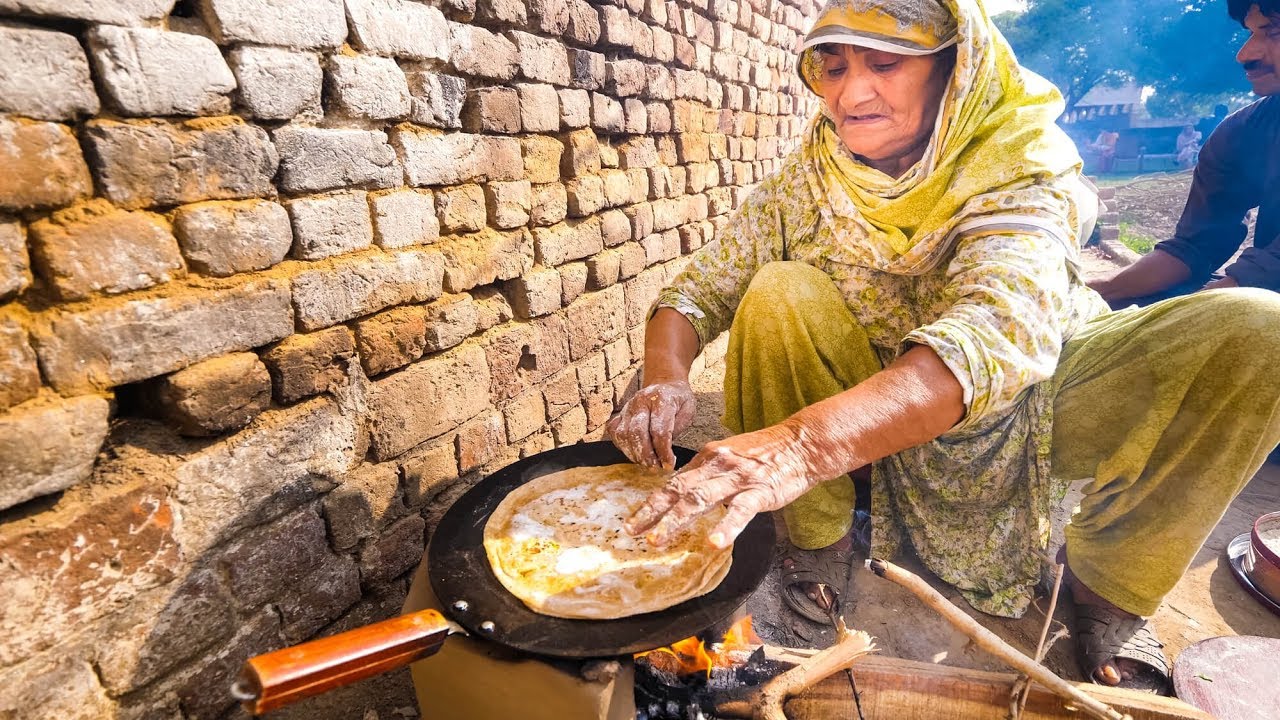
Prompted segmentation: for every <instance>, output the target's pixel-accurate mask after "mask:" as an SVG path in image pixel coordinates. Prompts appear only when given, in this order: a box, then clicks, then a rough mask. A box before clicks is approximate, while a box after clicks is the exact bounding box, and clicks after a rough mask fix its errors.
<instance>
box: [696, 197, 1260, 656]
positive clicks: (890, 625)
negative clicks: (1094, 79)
mask: <svg viewBox="0 0 1280 720" xmlns="http://www.w3.org/2000/svg"><path fill="white" fill-rule="evenodd" d="M1189 182H1190V175H1189V174H1187V173H1181V174H1177V175H1172V176H1161V177H1159V178H1152V179H1140V180H1139V181H1138V182H1135V183H1133V184H1132V186H1131V187H1126V188H1123V189H1121V190H1120V191H1119V192H1118V193H1117V195H1118V202H1117V205H1118V206H1119V209H1120V212H1121V215H1122V218H1128V219H1129V220H1128V221H1130V222H1134V223H1135V225H1137V226H1138V227H1139V228H1141V229H1140V230H1139V231H1140V232H1147V233H1148V234H1150V235H1152V236H1154V237H1162V236H1164V237H1167V236H1168V233H1170V232H1171V231H1172V228H1173V225H1174V224H1175V223H1176V221H1177V216H1178V213H1180V212H1181V209H1182V202H1183V200H1184V199H1185V197H1186V185H1187V184H1189ZM1175 206H1176V208H1175ZM1084 261H1085V268H1086V273H1087V274H1088V275H1089V276H1093V275H1096V274H1099V273H1105V272H1110V271H1112V270H1114V269H1115V268H1116V266H1115V265H1114V264H1113V263H1112V261H1110V260H1109V259H1108V258H1107V257H1106V256H1105V255H1103V254H1102V253H1100V252H1099V251H1097V250H1096V249H1086V251H1085V258H1084ZM726 339H727V338H725V337H721V338H720V340H718V341H717V342H716V343H713V344H712V346H711V347H709V348H708V352H707V353H706V358H708V359H709V360H710V362H706V363H705V364H704V363H703V362H699V363H697V364H695V374H694V376H693V378H692V384H693V386H694V390H695V392H696V393H697V397H698V415H697V419H696V421H695V424H694V426H693V427H692V428H691V430H690V431H689V432H688V433H687V434H686V435H685V436H683V437H682V438H680V444H682V445H685V446H688V447H694V448H697V447H700V446H701V445H702V444H703V443H705V442H707V441H709V440H713V439H716V438H720V437H723V436H724V435H725V434H726V431H725V430H724V429H723V427H722V426H721V425H720V421H719V416H720V413H721V411H722V410H723V407H724V403H723V396H722V394H721V386H722V383H723V376H724V365H723V362H722V361H720V360H719V358H720V357H721V356H723V353H724V346H725V342H726ZM1079 497H1080V495H1079V494H1078V493H1074V494H1073V495H1071V496H1069V497H1068V499H1067V502H1066V503H1065V505H1064V507H1063V508H1062V509H1061V511H1060V512H1059V514H1058V517H1057V518H1056V519H1057V524H1058V525H1061V524H1062V523H1063V522H1065V520H1066V519H1067V518H1068V517H1069V513H1070V510H1071V508H1072V507H1073V506H1074V505H1075V503H1076V502H1077V501H1078V498H1079ZM1277 509H1280V466H1275V465H1269V466H1264V467H1263V469H1262V470H1261V471H1260V472H1259V473H1258V474H1257V476H1256V477H1255V478H1254V479H1253V480H1252V482H1251V483H1250V484H1249V486H1248V487H1247V488H1246V490H1245V491H1244V492H1243V493H1242V494H1241V495H1240V496H1239V497H1238V498H1237V499H1236V501H1235V502H1234V503H1233V504H1232V506H1231V508H1230V509H1229V510H1228V511H1227V513H1226V514H1225V516H1224V517H1223V518H1222V520H1221V521H1220V522H1219V523H1218V526H1217V528H1216V529H1215V530H1214V532H1213V534H1212V535H1211V536H1210V538H1209V540H1208V541H1207V542H1206V544H1205V546H1204V548H1203V549H1202V550H1201V551H1200V553H1199V554H1198V555H1197V556H1196V558H1195V560H1194V562H1193V563H1192V565H1191V568H1190V569H1189V570H1188V572H1187V573H1186V575H1185V576H1184V577H1183V579H1182V581H1181V582H1180V583H1178V585H1177V587H1175V588H1174V590H1173V592H1172V593H1170V594H1169V596H1168V597H1167V598H1166V600H1165V602H1164V603H1163V604H1162V605H1161V606H1160V609H1159V611H1158V612H1157V613H1156V615H1155V617H1154V623H1155V627H1156V630H1157V633H1158V634H1159V636H1160V637H1161V639H1162V641H1163V642H1164V643H1165V645H1166V653H1167V654H1168V656H1169V658H1170V659H1171V660H1174V659H1176V657H1177V656H1178V654H1179V653H1180V652H1181V651H1182V650H1183V649H1185V648H1187V647H1189V646H1190V645H1192V644H1194V643H1196V642H1198V641H1200V640H1204V639H1207V638H1211V637H1218V636H1230V635H1261V636H1267V637H1280V617H1277V616H1275V615H1273V614H1271V613H1269V612H1268V611H1267V610H1266V609H1265V608H1263V607H1262V606H1261V605H1260V604H1259V603H1258V602H1256V601H1255V600H1254V599H1253V598H1252V597H1250V596H1249V595H1247V594H1246V593H1245V591H1244V590H1243V589H1242V588H1241V587H1240V586H1239V585H1238V584H1237V582H1236V580H1235V578H1234V577H1233V575H1232V572H1231V568H1230V565H1229V564H1228V562H1227V559H1226V556H1225V549H1226V546H1227V543H1228V542H1230V541H1231V539H1233V538H1235V537H1236V536H1237V535H1240V534H1241V533H1245V532H1247V531H1248V529H1249V528H1250V526H1251V525H1252V522H1253V520H1254V519H1255V518H1257V517H1258V516H1259V515H1261V514H1263V513H1265V512H1270V511H1274V510H1277ZM1177 511H1178V510H1177V506H1176V503H1174V502H1171V503H1170V512H1177ZM1055 536H1060V532H1059V531H1055ZM1059 542H1060V541H1059ZM900 564H902V565H903V566H904V567H908V568H909V569H911V570H913V571H916V572H918V573H920V574H921V575H923V576H925V577H926V578H927V579H928V580H929V581H930V583H931V584H932V585H933V586H934V587H935V588H937V589H938V590H939V591H941V592H942V593H943V594H944V595H946V596H947V597H949V598H950V599H952V600H953V601H954V602H955V603H956V604H957V605H959V606H960V607H962V608H964V609H965V610H966V611H968V612H969V614H970V615H972V616H974V617H976V618H978V619H979V620H980V621H981V623H982V624H983V625H984V626H985V627H987V628H988V629H990V630H991V631H993V632H995V633H996V634H997V635H999V636H1000V637H1002V638H1004V639H1005V640H1006V641H1008V642H1010V643H1011V644H1013V645H1014V646H1015V647H1017V648H1019V649H1021V650H1022V651H1024V652H1026V653H1027V654H1034V652H1035V649H1036V644H1037V640H1038V638H1039V635H1040V628H1041V625H1042V624H1043V619H1044V611H1043V610H1040V611H1036V610H1032V611H1031V612H1028V613H1027V615H1026V616H1025V617H1024V618H1022V619H1021V620H1016V621H1011V620H1002V619H999V618H993V617H989V616H984V615H980V614H979V613H977V612H976V611H974V610H972V608H970V607H969V606H968V605H967V604H966V603H965V602H964V601H963V599H961V598H960V596H959V594H958V593H956V592H955V591H953V590H952V589H951V588H950V587H949V586H947V585H945V584H944V583H942V582H941V581H939V580H938V579H937V578H935V577H933V576H932V575H930V574H929V573H928V572H927V571H925V570H924V569H923V567H922V566H921V565H920V564H919V563H918V561H915V560H914V559H913V558H906V559H903V561H902V562H901V563H900ZM853 575H854V577H853V580H852V582H851V585H852V587H851V592H850V593H849V594H848V597H847V599H846V601H845V602H846V605H845V613H844V614H845V617H846V621H847V622H848V624H849V626H850V627H852V628H855V629H862V630H866V631H868V632H870V633H871V634H872V635H874V636H875V637H876V638H877V644H878V645H879V646H880V648H881V652H883V653H884V654H886V655H889V656H893V657H899V658H906V659H911V660H920V661H926V662H935V663H942V664H946V665H953V666H958V667H965V668H973V669H980V670H995V671H1008V668H1006V667H1004V666H1003V665H1002V664H1001V663H999V662H998V661H996V660H994V659H993V658H991V657H990V656H988V655H986V654H985V653H984V652H983V651H981V650H979V649H977V648H976V647H974V646H973V645H972V644H971V643H970V642H969V641H968V639H967V638H966V637H964V636H963V635H961V634H959V633H958V632H956V631H954V630H952V629H951V626H950V625H948V624H947V622H946V621H945V620H943V619H942V618H941V617H940V616H938V615H937V614H935V613H934V612H933V611H932V610H930V609H929V608H927V607H926V606H924V605H923V604H922V603H921V602H919V601H918V600H917V599H916V598H915V597H914V596H912V595H911V594H910V593H908V592H907V591H905V590H903V589H901V588H899V587H898V586H896V585H894V584H893V583H891V582H889V581H887V580H882V579H880V578H878V577H876V576H875V575H873V574H872V573H871V572H870V571H867V570H865V569H863V568H861V567H858V568H855V570H854V573H853ZM778 580H779V573H778V571H777V569H776V568H775V570H774V572H772V573H771V574H770V575H769V577H768V578H766V580H765V582H764V584H763V585H762V586H761V588H760V590H758V591H757V593H756V594H755V595H754V596H753V597H752V598H751V600H750V601H748V611H749V612H751V613H752V614H753V616H754V620H755V626H756V628H757V631H758V632H759V634H760V635H761V637H762V638H763V639H764V640H766V641H767V642H770V643H774V644H780V645H812V646H819V647H821V646H823V645H825V644H829V642H830V633H829V632H828V631H825V630H823V629H821V628H819V627H818V626H816V625H813V624H811V623H808V622H807V621H804V620H802V619H799V618H797V617H796V616H794V615H793V614H791V613H790V612H789V611H787V610H786V609H785V608H784V607H783V606H782V605H781V603H780V601H779V600H778V597H779V595H778V590H779V588H778ZM1038 602H1039V605H1040V607H1041V608H1047V606H1048V599H1047V598H1042V599H1041V600H1039V601H1038ZM1055 619H1056V620H1057V621H1059V622H1062V623H1066V624H1067V626H1068V627H1069V623H1070V602H1069V601H1065V600H1064V601H1063V602H1060V603H1059V606H1058V610H1057V612H1056V613H1055ZM1045 663H1046V665H1047V666H1048V667H1049V668H1050V669H1052V670H1053V671H1054V672H1056V673H1058V674H1059V675H1061V676H1063V677H1065V678H1069V679H1076V680H1078V679H1081V678H1082V676H1081V673H1080V670H1079V667H1078V664H1077V662H1076V660H1075V657H1074V643H1073V641H1072V640H1071V639H1070V638H1065V639H1062V640H1060V641H1058V642H1057V643H1056V644H1055V645H1053V646H1052V647H1051V649H1050V651H1049V653H1048V654H1047V656H1046V658H1045Z"/></svg>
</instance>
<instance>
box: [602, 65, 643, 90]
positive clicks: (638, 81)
mask: <svg viewBox="0 0 1280 720" xmlns="http://www.w3.org/2000/svg"><path fill="white" fill-rule="evenodd" d="M644 85H645V65H644V63H642V62H640V61H639V60H614V61H612V62H608V63H605V84H604V87H605V90H607V91H608V92H609V94H610V95H616V96H619V97H627V96H630V95H639V94H640V91H641V90H643V89H644Z"/></svg>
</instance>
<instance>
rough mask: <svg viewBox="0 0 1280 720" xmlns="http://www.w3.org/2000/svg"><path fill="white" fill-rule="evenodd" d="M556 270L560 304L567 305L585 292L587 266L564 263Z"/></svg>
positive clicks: (577, 263)
mask: <svg viewBox="0 0 1280 720" xmlns="http://www.w3.org/2000/svg"><path fill="white" fill-rule="evenodd" d="M558 270H559V271H560V302H561V303H562V304H564V305H568V304H569V303H571V302H573V301H574V300H576V299H578V296H579V295H581V294H582V293H584V292H586V291H587V274H588V273H587V264H586V263H584V262H571V263H565V264H564V265H561V266H560V267H559V268H558Z"/></svg>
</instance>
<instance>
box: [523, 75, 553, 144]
mask: <svg viewBox="0 0 1280 720" xmlns="http://www.w3.org/2000/svg"><path fill="white" fill-rule="evenodd" d="M516 90H517V91H518V92H519V93H520V125H521V127H522V128H523V129H524V131H525V132H527V133H550V132H555V131H557V130H559V129H560V98H559V96H558V95H557V94H556V89H555V88H554V87H552V86H551V85H539V84H534V83H521V84H518V85H516Z"/></svg>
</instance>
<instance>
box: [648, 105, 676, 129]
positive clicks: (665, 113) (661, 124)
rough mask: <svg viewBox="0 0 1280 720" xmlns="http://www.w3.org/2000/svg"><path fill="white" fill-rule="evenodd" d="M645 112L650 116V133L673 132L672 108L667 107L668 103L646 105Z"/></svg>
mask: <svg viewBox="0 0 1280 720" xmlns="http://www.w3.org/2000/svg"><path fill="white" fill-rule="evenodd" d="M645 112H646V114H647V115H648V121H649V132H651V133H669V132H671V108H669V107H667V105H666V103H660V102H651V103H648V104H647V105H645Z"/></svg>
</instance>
